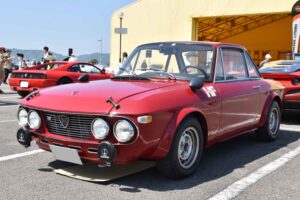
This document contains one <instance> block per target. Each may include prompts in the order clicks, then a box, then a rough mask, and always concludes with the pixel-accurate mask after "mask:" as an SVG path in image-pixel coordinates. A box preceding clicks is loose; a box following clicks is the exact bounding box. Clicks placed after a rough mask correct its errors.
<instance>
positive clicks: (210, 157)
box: [39, 114, 300, 193]
mask: <svg viewBox="0 0 300 200" xmlns="http://www.w3.org/2000/svg"><path fill="white" fill-rule="evenodd" d="M289 115H290V114H288V115H287V116H286V118H285V119H284V123H285V124H288V123H294V119H293V117H294V115H292V116H289ZM294 124H295V123H294ZM299 124H300V122H299V123H297V124H296V125H299ZM299 139H300V131H298V132H297V131H285V130H281V135H280V136H279V138H278V139H277V140H276V141H274V142H259V141H257V140H256V139H255V136H254V134H253V133H248V134H244V135H240V136H238V137H236V138H233V139H230V140H228V141H225V142H223V143H220V144H217V145H215V146H213V147H211V148H208V149H207V150H205V152H204V155H203V158H202V160H201V164H200V166H199V168H198V169H197V171H196V172H195V173H194V174H193V175H192V176H190V177H188V178H186V179H182V180H172V179H168V178H166V177H164V176H163V175H161V174H160V173H159V172H158V171H157V170H156V168H152V169H149V170H146V171H143V172H140V173H137V174H134V175H130V176H126V177H123V178H119V179H116V180H112V181H109V182H106V183H95V184H100V185H109V184H114V185H118V186H119V188H120V189H119V190H120V191H122V192H130V193H139V192H141V191H142V190H141V189H147V190H153V191H172V190H184V189H189V188H193V187H195V186H199V185H202V184H205V183H208V182H210V181H214V180H217V179H219V178H222V177H224V176H226V175H228V174H230V173H232V172H233V171H235V170H238V169H243V168H245V166H246V165H248V164H250V163H252V162H254V161H256V160H258V159H261V158H263V157H265V156H267V155H269V154H271V153H273V152H275V151H277V150H279V149H281V148H284V147H287V146H288V145H289V144H291V143H293V142H295V141H297V140H299ZM48 165H49V167H51V168H53V169H59V168H65V167H69V166H72V165H73V164H69V163H66V162H61V161H53V162H50V163H49V164H48ZM39 170H40V171H44V172H52V170H50V169H49V168H47V169H39Z"/></svg>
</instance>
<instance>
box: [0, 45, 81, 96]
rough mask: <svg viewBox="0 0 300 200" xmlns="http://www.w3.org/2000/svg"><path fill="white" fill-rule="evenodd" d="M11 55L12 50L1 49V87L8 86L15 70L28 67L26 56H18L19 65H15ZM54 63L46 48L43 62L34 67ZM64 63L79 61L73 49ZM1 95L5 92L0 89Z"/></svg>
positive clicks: (19, 54) (21, 54)
mask: <svg viewBox="0 0 300 200" xmlns="http://www.w3.org/2000/svg"><path fill="white" fill-rule="evenodd" d="M11 53H12V51H11V50H10V49H6V48H5V47H0V86H1V85H2V84H7V79H8V76H9V74H10V73H11V72H12V71H13V70H21V69H24V68H26V67H28V62H26V59H25V55H24V54H23V53H17V54H16V56H17V58H18V64H17V65H13V59H14V57H12V55H11ZM53 61H55V56H54V55H53V54H52V53H51V52H50V51H49V48H48V47H47V46H45V47H44V48H43V57H42V59H41V62H34V64H33V65H39V64H43V63H48V62H53ZM64 61H69V62H75V61H77V57H76V56H75V55H74V53H73V49H71V48H70V49H69V51H68V57H66V58H65V59H64ZM1 93H3V91H2V90H1V89H0V94H1Z"/></svg>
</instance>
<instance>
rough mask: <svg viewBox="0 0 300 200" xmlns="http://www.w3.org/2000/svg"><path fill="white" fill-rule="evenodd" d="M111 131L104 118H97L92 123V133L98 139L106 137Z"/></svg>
mask: <svg viewBox="0 0 300 200" xmlns="http://www.w3.org/2000/svg"><path fill="white" fill-rule="evenodd" d="M108 132H109V126H108V124H107V123H106V121H104V120H103V119H100V118H98V119H95V120H94V122H93V124H92V133H93V135H94V137H95V138H96V139H104V138H106V137H107V135H108Z"/></svg>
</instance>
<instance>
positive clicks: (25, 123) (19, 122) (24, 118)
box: [17, 108, 28, 126]
mask: <svg viewBox="0 0 300 200" xmlns="http://www.w3.org/2000/svg"><path fill="white" fill-rule="evenodd" d="M21 112H25V113H26V114H25V113H23V114H24V115H23V116H22V118H23V120H24V121H23V122H22V121H21V120H20V113H21ZM17 117H18V124H19V125H20V126H27V125H28V112H27V110H26V109H24V108H21V109H20V110H19V111H18V116H17Z"/></svg>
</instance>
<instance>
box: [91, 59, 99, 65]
mask: <svg viewBox="0 0 300 200" xmlns="http://www.w3.org/2000/svg"><path fill="white" fill-rule="evenodd" d="M90 63H91V64H93V65H97V64H98V63H99V61H98V60H97V59H96V58H94V59H92V60H90Z"/></svg>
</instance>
